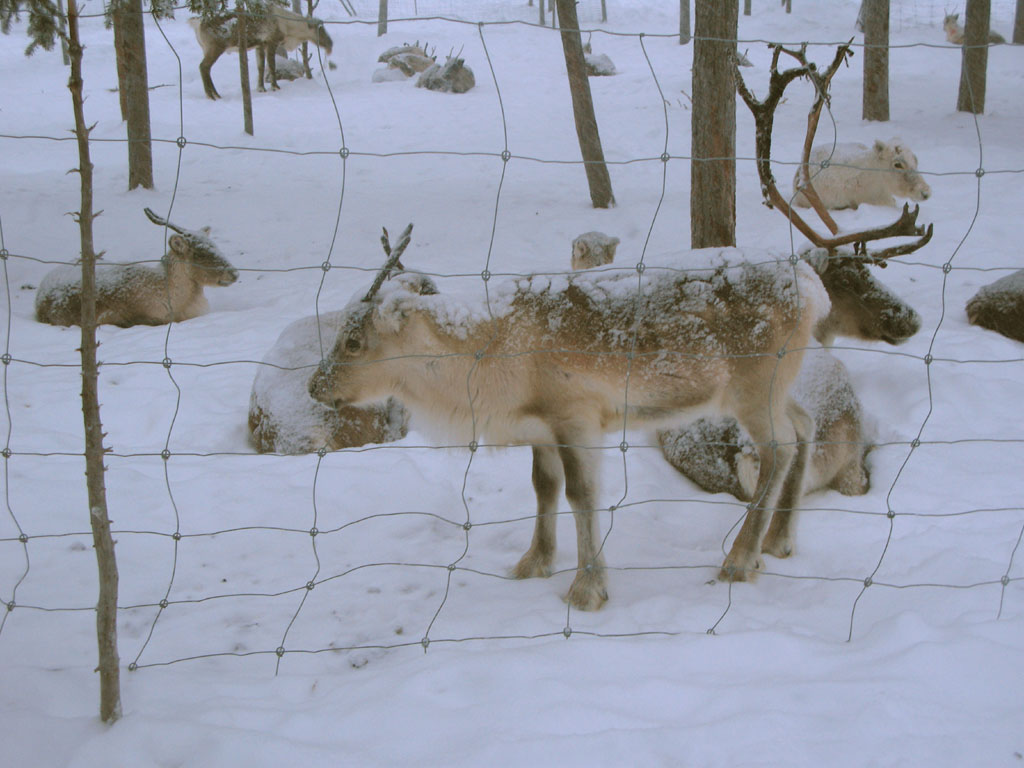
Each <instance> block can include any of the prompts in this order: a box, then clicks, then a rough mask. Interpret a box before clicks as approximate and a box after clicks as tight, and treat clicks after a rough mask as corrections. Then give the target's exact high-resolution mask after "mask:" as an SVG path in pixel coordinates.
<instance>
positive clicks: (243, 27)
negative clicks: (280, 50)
mask: <svg viewBox="0 0 1024 768" xmlns="http://www.w3.org/2000/svg"><path fill="white" fill-rule="evenodd" d="M235 17H236V18H237V20H238V70H239V72H240V74H241V78H242V122H243V123H244V130H245V132H246V133H248V134H249V135H250V136H252V135H253V133H252V90H251V88H250V87H249V48H248V45H249V33H248V30H247V24H246V23H247V21H248V19H247V17H246V12H245V9H244V8H242V3H241V2H240V0H236V2H235ZM268 54H269V55H271V56H273V55H275V52H274V51H268Z"/></svg>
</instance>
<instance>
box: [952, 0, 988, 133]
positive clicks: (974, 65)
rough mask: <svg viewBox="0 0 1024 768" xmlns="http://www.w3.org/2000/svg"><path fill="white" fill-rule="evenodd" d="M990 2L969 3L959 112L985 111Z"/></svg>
mask: <svg viewBox="0 0 1024 768" xmlns="http://www.w3.org/2000/svg"><path fill="white" fill-rule="evenodd" d="M990 15H991V3H990V0H967V8H966V19H965V20H964V45H963V54H962V56H961V59H960V61H961V64H960V94H959V97H958V98H957V103H956V109H957V111H958V112H972V113H974V114H976V115H980V114H982V113H984V112H985V78H986V74H987V71H988V25H989V16H990Z"/></svg>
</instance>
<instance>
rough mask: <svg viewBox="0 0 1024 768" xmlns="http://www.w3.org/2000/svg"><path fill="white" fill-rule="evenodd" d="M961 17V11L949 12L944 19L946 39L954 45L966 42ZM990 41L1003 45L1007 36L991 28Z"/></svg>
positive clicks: (943, 26)
mask: <svg viewBox="0 0 1024 768" xmlns="http://www.w3.org/2000/svg"><path fill="white" fill-rule="evenodd" d="M959 19H960V14H959V13H947V14H946V17H945V18H944V19H943V20H942V29H943V31H944V32H945V33H946V41H947V42H950V43H952V44H953V45H963V44H964V28H963V27H962V26H960V21H959ZM988 41H989V42H990V43H994V44H997V45H1001V44H1003V43H1005V42H1006V38H1005V37H1003V36H1002V35H1000V34H999V33H998V32H993V31H992V30H991V29H990V30H989V31H988Z"/></svg>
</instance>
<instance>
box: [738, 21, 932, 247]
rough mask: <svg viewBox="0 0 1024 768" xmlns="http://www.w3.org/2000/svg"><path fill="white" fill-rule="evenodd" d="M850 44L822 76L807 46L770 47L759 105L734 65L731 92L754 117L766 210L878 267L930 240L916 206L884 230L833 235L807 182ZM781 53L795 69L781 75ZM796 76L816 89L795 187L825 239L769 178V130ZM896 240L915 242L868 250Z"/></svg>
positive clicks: (825, 244) (830, 222) (835, 231)
mask: <svg viewBox="0 0 1024 768" xmlns="http://www.w3.org/2000/svg"><path fill="white" fill-rule="evenodd" d="M852 42H853V40H852V39H851V40H850V42H848V43H846V44H844V45H841V46H839V48H838V49H837V50H836V55H835V58H834V59H833V60H832V63H831V64H830V65H829V66H828V68H827V69H825V71H824V72H820V71H819V70H818V67H817V66H816V65H815V64H814V63H813V62H809V61H807V44H806V43H804V44H803V45H801V46H800V48H799V50H792V49H789V48H786V47H784V46H782V45H781V44H779V43H770V44H769V47H770V48H771V49H772V63H771V70H770V75H769V80H768V95H767V96H766V97H765V99H764V101H758V100H757V99H756V98H755V97H754V94H753V93H752V92H751V91H750V89H749V88H747V85H746V83H745V82H744V81H743V76H742V75H741V74H740V71H739V66H738V65H734V66H736V88H737V90H738V91H739V94H740V97H741V98H742V99H743V101H744V103H745V104H746V105H747V107H748V108H749V109H750V111H751V113H753V116H754V124H755V126H756V134H755V147H756V151H757V173H758V177H759V178H760V180H761V194H762V195H764V197H765V202H766V204H767V205H768V207H769V208H778V209H779V210H780V211H781V212H782V214H783V215H784V216H785V217H786V218H787V219H789V220H790V221H791V222H792V223H793V226H794V227H796V229H797V230H798V231H799V232H800V233H801V234H802V235H803V236H804V237H806V238H807V239H808V240H810V241H811V242H812V243H813V244H814V245H816V246H817V247H819V248H825V249H827V250H829V251H832V250H834V249H836V248H838V247H840V246H842V245H849V244H851V243H852V244H854V245H855V248H854V251H855V252H856V253H857V254H859V255H862V256H864V257H865V258H870V259H871V260H872V261H874V262H876V263H879V264H881V263H883V262H884V259H887V258H889V257H891V256H897V255H903V254H906V253H912V252H913V251H916V250H917V249H918V248H920V247H922V246H923V245H925V244H926V243H927V242H928V241H929V240H930V239H931V236H932V225H931V224H929V225H928V227H927V228H925V227H922V226H918V225H917V223H916V222H917V214H918V211H919V207H915V209H914V211H913V213H911V212H910V209H909V206H907V205H905V206H904V207H903V213H902V215H901V216H900V217H899V219H897V220H896V221H895V222H893V223H892V224H890V225H888V226H885V227H876V228H874V229H867V230H863V231H860V232H851V233H849V234H846V235H838V232H839V227H838V225H837V224H836V223H835V221H834V220H833V218H832V217H831V215H829V213H828V211H827V210H826V208H825V206H824V204H823V203H822V202H821V198H820V197H818V193H817V192H816V191H815V190H814V185H813V184H812V183H811V179H810V173H809V170H808V164H809V160H810V154H811V145H812V144H813V142H814V134H815V133H816V132H817V130H818V121H819V119H820V117H821V110H822V107H824V106H825V104H827V103H828V101H829V93H828V89H829V84H830V83H831V81H832V77H833V75H835V73H836V71H837V70H838V69H839V65H840V64H843V63H844V62H845V61H846V59H847V58H848V57H850V56H852V55H853V51H851V50H850V44H851V43H852ZM783 53H785V54H786V55H788V56H791V57H792V58H794V59H796V60H797V62H798V63H799V64H800V66H798V67H793V68H792V69H787V70H784V71H782V72H780V71H779V67H778V65H779V58H780V56H781V55H782V54H783ZM798 77H806V78H807V79H808V80H810V81H811V83H812V84H813V85H814V89H815V99H814V103H813V104H812V106H811V110H810V112H808V114H807V133H806V136H805V137H804V147H803V155H802V158H801V162H800V168H799V170H798V171H797V174H798V184H797V186H798V189H799V190H800V191H801V192H802V193H803V195H804V197H806V198H807V200H808V201H809V202H810V204H811V207H812V208H813V209H814V211H815V213H817V214H818V217H819V218H820V219H821V220H822V222H824V224H825V226H826V227H828V229H829V231H830V232H831V234H832V235H833V236H832V237H825V236H823V235H821V234H820V233H818V232H817V231H816V230H815V229H814V228H813V227H811V226H810V225H809V224H808V223H807V222H806V221H804V220H803V218H802V217H801V216H800V215H799V214H798V213H797V212H796V211H794V210H793V207H792V206H791V205H790V204H789V202H788V201H787V200H786V198H785V197H784V196H783V195H782V193H781V192H779V188H778V186H777V185H776V183H775V177H774V176H773V175H772V170H771V150H772V127H773V125H774V121H775V110H776V108H777V107H778V105H779V102H780V101H781V99H782V94H783V93H784V92H785V90H786V87H787V86H788V85H789V84H790V83H791V82H793V81H794V80H796V79H797V78H798ZM898 236H914V237H918V238H919V239H918V240H917V241H915V242H913V243H908V244H906V245H901V246H894V247H892V248H887V249H884V250H882V251H878V252H876V253H874V254H870V253H869V252H868V250H867V243H868V241H871V240H881V239H883V238H887V237H898Z"/></svg>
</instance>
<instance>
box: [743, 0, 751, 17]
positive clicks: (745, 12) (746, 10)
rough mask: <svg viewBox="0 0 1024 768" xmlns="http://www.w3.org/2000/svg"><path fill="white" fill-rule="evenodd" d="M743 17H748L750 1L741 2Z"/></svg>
mask: <svg viewBox="0 0 1024 768" xmlns="http://www.w3.org/2000/svg"><path fill="white" fill-rule="evenodd" d="M743 15H744V16H749V15H750V0H743Z"/></svg>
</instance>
